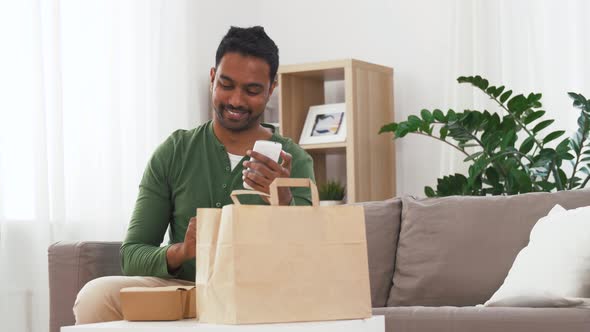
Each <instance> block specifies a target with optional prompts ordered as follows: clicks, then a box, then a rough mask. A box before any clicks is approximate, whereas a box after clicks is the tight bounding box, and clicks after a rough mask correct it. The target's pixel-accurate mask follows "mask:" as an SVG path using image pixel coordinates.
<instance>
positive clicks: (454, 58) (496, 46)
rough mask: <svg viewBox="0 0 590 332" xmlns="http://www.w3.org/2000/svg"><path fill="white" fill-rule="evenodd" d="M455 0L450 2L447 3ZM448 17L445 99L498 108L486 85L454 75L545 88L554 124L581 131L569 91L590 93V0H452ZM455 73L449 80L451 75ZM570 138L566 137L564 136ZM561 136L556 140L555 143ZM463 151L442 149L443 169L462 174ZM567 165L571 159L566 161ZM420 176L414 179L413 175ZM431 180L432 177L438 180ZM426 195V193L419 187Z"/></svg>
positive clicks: (519, 89) (458, 105) (517, 88)
mask: <svg viewBox="0 0 590 332" xmlns="http://www.w3.org/2000/svg"><path fill="white" fill-rule="evenodd" d="M449 3H451V2H449ZM452 4H453V6H452V11H451V14H450V15H451V16H450V24H449V25H448V26H447V27H448V28H449V36H450V38H449V46H450V57H449V66H448V68H450V74H451V75H452V76H451V77H449V80H448V82H449V83H450V84H448V85H447V87H446V89H445V90H446V95H445V100H444V103H441V105H443V104H444V105H449V107H455V110H459V111H462V110H464V109H478V110H484V109H487V110H489V111H495V112H501V110H500V109H499V107H498V106H497V105H496V104H495V103H494V102H492V101H491V100H490V99H489V98H487V96H485V95H484V94H483V93H482V92H481V91H479V90H477V89H475V88H473V87H471V86H468V85H467V84H462V85H461V86H460V87H459V85H458V84H457V83H456V81H455V80H454V79H455V78H457V77H458V76H461V75H465V76H467V75H476V74H479V75H482V76H485V77H486V78H488V80H489V81H490V84H493V85H496V86H499V85H506V86H507V87H508V88H510V89H512V90H513V91H514V94H513V95H515V94H516V93H523V94H525V95H526V94H528V93H530V92H535V93H542V94H543V98H542V102H543V106H544V108H545V110H546V111H547V114H546V117H548V118H552V119H555V123H554V124H553V126H552V127H551V128H555V129H554V130H566V135H571V134H572V133H573V132H574V131H575V130H576V129H577V118H578V116H579V110H577V109H575V108H573V107H572V100H571V99H570V98H569V97H568V96H567V92H570V91H573V92H578V93H582V94H584V95H585V96H586V98H590V66H589V65H588V60H587V59H588V57H589V56H590V21H588V14H589V13H590V3H589V2H588V1H584V0H566V1H558V0H544V1H539V0H521V1H510V0H502V1H485V0H477V1H472V0H454V1H452ZM451 78H452V80H451ZM564 137H565V136H564ZM556 142H558V141H556ZM463 158H464V156H463V155H460V154H458V153H457V152H456V151H452V150H450V149H449V148H447V147H443V148H442V149H441V150H440V161H441V162H440V168H439V169H440V173H439V174H440V175H439V176H442V175H447V174H450V173H454V172H457V171H459V172H465V173H466V169H467V167H466V166H467V165H466V164H465V163H464V162H463V161H462V160H463ZM565 168H566V169H567V165H566V167H565ZM414 181H415V180H414ZM433 184H434V183H433ZM420 194H422V192H420Z"/></svg>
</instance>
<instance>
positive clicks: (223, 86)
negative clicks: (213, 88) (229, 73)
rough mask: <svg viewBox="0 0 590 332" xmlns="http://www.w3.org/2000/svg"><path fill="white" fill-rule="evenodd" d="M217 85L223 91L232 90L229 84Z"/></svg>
mask: <svg viewBox="0 0 590 332" xmlns="http://www.w3.org/2000/svg"><path fill="white" fill-rule="evenodd" d="M219 85H221V87H222V88H223V89H225V90H229V89H232V88H233V86H232V85H231V84H223V83H219Z"/></svg>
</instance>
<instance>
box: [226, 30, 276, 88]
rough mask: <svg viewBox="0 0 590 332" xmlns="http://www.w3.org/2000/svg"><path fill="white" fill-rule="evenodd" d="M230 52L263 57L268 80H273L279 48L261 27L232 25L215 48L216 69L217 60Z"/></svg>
mask: <svg viewBox="0 0 590 332" xmlns="http://www.w3.org/2000/svg"><path fill="white" fill-rule="evenodd" d="M231 52H236V53H239V54H241V55H243V56H253V57H257V58H261V59H263V60H264V61H266V63H268V65H269V66H270V81H271V82H273V81H274V80H275V77H276V75H277V70H278V69H279V48H278V47H277V45H276V44H275V42H274V41H273V40H272V39H270V37H269V36H268V35H267V34H266V32H264V28H263V27H261V26H254V27H250V28H238V27H233V26H232V27H231V28H230V29H229V30H228V32H227V33H226V34H225V36H224V37H223V39H222V40H221V43H219V47H218V48H217V53H216V54H215V68H216V69H217V67H218V66H219V62H221V58H223V56H224V55H225V54H226V53H231Z"/></svg>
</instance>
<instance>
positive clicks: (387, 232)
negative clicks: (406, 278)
mask: <svg viewBox="0 0 590 332" xmlns="http://www.w3.org/2000/svg"><path fill="white" fill-rule="evenodd" d="M356 204H360V205H363V206H364V209H365V228H366V234H367V254H368V256H369V279H370V283H371V305H372V306H373V307H384V306H385V305H386V303H387V298H388V297H389V291H390V290H391V282H392V279H393V267H394V264H395V261H394V260H395V249H396V248H397V238H398V236H399V228H400V222H401V211H402V204H401V199H400V198H392V199H388V200H385V201H375V202H364V203H356Z"/></svg>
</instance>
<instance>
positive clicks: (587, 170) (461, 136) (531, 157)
mask: <svg viewBox="0 0 590 332" xmlns="http://www.w3.org/2000/svg"><path fill="white" fill-rule="evenodd" d="M457 81H458V82H459V83H467V84H470V85H472V86H473V87H475V88H477V89H479V90H481V91H482V92H483V93H484V94H486V95H487V96H488V97H489V98H490V99H492V100H493V101H494V102H496V104H497V105H498V106H499V108H500V109H501V110H502V111H503V112H501V113H490V112H488V111H483V112H482V111H478V110H465V111H463V112H455V111H453V110H448V111H447V112H443V111H441V110H438V109H435V110H433V111H429V110H422V111H421V112H420V117H418V116H416V115H410V116H409V117H408V119H407V120H406V121H402V122H393V123H390V124H386V125H385V126H383V127H382V128H381V131H380V133H384V132H391V133H393V134H394V137H393V139H396V138H402V137H404V136H406V135H407V134H418V135H423V136H427V137H431V138H433V139H436V140H439V141H441V142H443V143H446V144H449V145H450V146H452V147H454V148H455V149H457V150H458V151H460V152H461V153H463V154H464V155H465V159H464V161H465V162H467V163H469V164H470V166H469V171H468V174H465V175H463V174H459V173H457V174H449V175H447V176H444V177H442V178H439V179H438V181H437V182H438V183H437V185H436V187H435V188H432V187H430V186H426V187H425V188H424V192H425V194H426V195H427V196H429V197H434V196H450V195H481V196H483V195H514V194H520V193H526V192H534V191H553V190H558V191H559V190H571V189H578V188H583V187H585V186H586V184H587V183H588V181H589V180H590V99H586V98H585V97H584V96H583V95H581V94H579V93H573V92H570V93H568V95H569V96H570V98H572V100H573V106H574V108H576V109H577V111H578V112H579V117H578V129H577V131H576V132H575V133H574V134H573V135H572V136H571V137H566V138H561V139H560V140H559V141H557V139H558V138H560V137H561V136H562V135H563V134H564V133H565V131H564V130H555V129H551V125H552V123H553V122H554V120H553V119H547V118H546V117H545V116H544V115H545V111H544V110H543V109H542V104H541V94H540V93H530V94H529V95H527V96H525V95H523V94H519V95H516V96H512V90H508V89H505V87H504V86H492V85H490V84H489V82H488V80H486V79H485V78H482V77H481V76H468V77H459V78H458V79H457ZM549 143H551V144H549ZM566 162H567V163H570V164H571V167H570V168H569V169H568V168H564V167H563V166H564V164H565V163H566ZM568 173H569V175H568Z"/></svg>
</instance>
